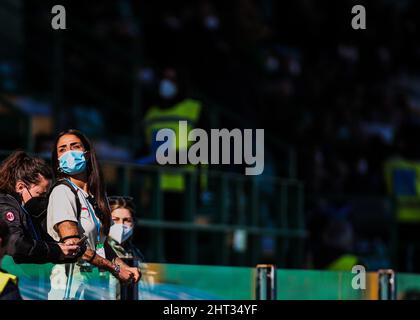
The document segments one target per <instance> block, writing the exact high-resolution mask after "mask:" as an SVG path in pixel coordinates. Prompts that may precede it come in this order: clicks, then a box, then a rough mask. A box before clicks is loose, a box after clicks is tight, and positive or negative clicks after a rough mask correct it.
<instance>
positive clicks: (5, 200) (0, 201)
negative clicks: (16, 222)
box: [0, 193, 20, 211]
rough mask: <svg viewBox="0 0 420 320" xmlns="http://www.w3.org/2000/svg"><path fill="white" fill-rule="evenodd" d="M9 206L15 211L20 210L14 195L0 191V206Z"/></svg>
mask: <svg viewBox="0 0 420 320" xmlns="http://www.w3.org/2000/svg"><path fill="white" fill-rule="evenodd" d="M2 205H3V206H4V205H6V206H9V207H11V208H13V209H15V210H17V211H20V204H19V202H18V201H17V200H16V198H15V197H13V196H11V195H10V194H5V193H1V194H0V206H2Z"/></svg>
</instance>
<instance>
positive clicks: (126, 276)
mask: <svg viewBox="0 0 420 320" xmlns="http://www.w3.org/2000/svg"><path fill="white" fill-rule="evenodd" d="M120 268H121V269H120V272H118V273H114V276H115V277H116V278H117V279H118V280H120V281H121V282H123V283H130V282H131V281H133V280H134V275H133V273H132V272H131V271H130V270H128V268H124V267H122V266H121V267H120Z"/></svg>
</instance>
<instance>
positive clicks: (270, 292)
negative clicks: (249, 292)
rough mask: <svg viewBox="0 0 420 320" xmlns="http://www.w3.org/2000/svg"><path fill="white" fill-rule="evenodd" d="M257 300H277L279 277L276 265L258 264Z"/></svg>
mask: <svg viewBox="0 0 420 320" xmlns="http://www.w3.org/2000/svg"><path fill="white" fill-rule="evenodd" d="M255 288H256V292H255V299H256V300H276V298H277V277H276V267H275V266H274V265H272V264H259V265H257V279H256V286H255Z"/></svg>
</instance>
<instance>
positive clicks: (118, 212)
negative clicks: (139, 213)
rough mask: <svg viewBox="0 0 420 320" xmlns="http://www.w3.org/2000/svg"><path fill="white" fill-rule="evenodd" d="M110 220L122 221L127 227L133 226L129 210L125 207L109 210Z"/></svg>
mask: <svg viewBox="0 0 420 320" xmlns="http://www.w3.org/2000/svg"><path fill="white" fill-rule="evenodd" d="M111 215H112V221H114V223H116V224H119V223H122V224H124V225H126V226H127V227H133V217H132V215H131V212H130V211H129V210H128V209H125V208H118V209H115V210H114V211H112V212H111Z"/></svg>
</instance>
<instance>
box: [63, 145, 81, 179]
mask: <svg viewBox="0 0 420 320" xmlns="http://www.w3.org/2000/svg"><path fill="white" fill-rule="evenodd" d="M58 163H59V166H60V170H61V171H62V172H64V173H65V174H68V175H71V176H72V175H75V174H79V173H82V172H83V171H85V170H86V158H85V153H84V152H83V151H76V150H71V151H67V152H66V153H64V154H63V155H62V156H61V157H60V158H58Z"/></svg>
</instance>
